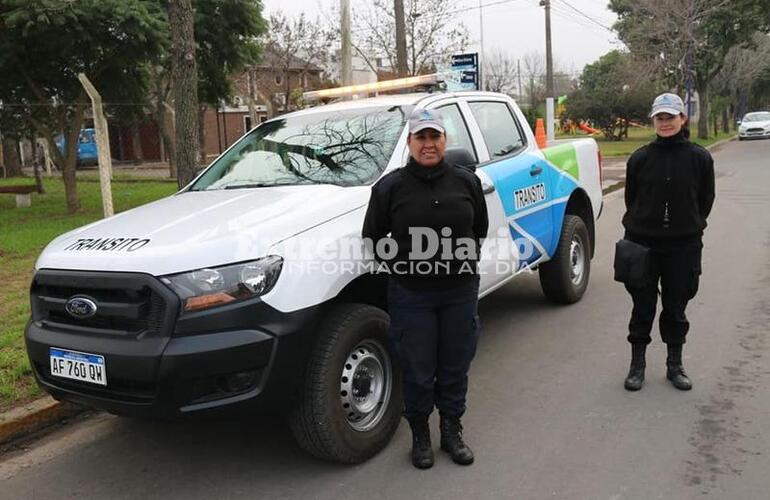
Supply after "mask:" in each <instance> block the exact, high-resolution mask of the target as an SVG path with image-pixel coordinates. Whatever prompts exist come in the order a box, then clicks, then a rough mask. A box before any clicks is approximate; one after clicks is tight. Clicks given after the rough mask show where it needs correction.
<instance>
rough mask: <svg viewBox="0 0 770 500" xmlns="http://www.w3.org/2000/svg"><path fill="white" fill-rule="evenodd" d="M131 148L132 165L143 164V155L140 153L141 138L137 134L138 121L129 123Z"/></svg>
mask: <svg viewBox="0 0 770 500" xmlns="http://www.w3.org/2000/svg"><path fill="white" fill-rule="evenodd" d="M131 146H132V149H133V152H134V165H141V164H142V163H144V154H143V153H142V136H141V134H140V133H139V120H134V121H133V122H132V123H131Z"/></svg>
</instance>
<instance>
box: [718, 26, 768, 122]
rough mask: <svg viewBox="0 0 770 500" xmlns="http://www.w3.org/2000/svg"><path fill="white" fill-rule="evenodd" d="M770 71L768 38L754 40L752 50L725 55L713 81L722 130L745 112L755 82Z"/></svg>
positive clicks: (734, 51) (734, 50) (740, 49)
mask: <svg viewBox="0 0 770 500" xmlns="http://www.w3.org/2000/svg"><path fill="white" fill-rule="evenodd" d="M768 70H770V36H767V35H761V34H757V35H755V36H754V43H753V47H752V48H744V47H733V48H732V49H730V52H729V53H728V55H727V58H726V60H725V65H724V67H723V68H722V70H721V71H720V72H719V73H718V74H717V75H716V76H715V77H714V80H713V82H712V86H713V92H714V94H715V96H716V97H718V98H719V101H721V103H722V104H723V105H722V106H718V107H719V109H718V110H716V111H721V113H722V122H723V123H722V126H723V130H724V131H725V132H727V131H728V129H727V125H728V122H732V123H733V124H734V123H735V119H736V118H738V117H739V116H742V115H743V113H745V112H746V111H748V109H747V108H748V104H749V99H750V98H751V97H753V95H752V94H753V92H752V91H753V90H754V85H755V82H757V81H759V80H760V79H761V78H762V76H763V74H764V73H765V72H766V71H768Z"/></svg>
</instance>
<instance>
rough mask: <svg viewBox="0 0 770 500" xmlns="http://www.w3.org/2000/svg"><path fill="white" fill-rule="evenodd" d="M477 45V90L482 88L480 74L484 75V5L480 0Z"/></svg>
mask: <svg viewBox="0 0 770 500" xmlns="http://www.w3.org/2000/svg"><path fill="white" fill-rule="evenodd" d="M479 45H480V47H479V67H478V70H477V71H478V74H477V75H476V76H477V78H478V86H479V90H484V85H483V84H482V80H481V79H482V76H484V75H483V73H484V72H483V70H482V69H483V68H484V6H483V5H482V4H481V0H479Z"/></svg>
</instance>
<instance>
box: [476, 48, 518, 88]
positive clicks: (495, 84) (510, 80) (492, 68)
mask: <svg viewBox="0 0 770 500" xmlns="http://www.w3.org/2000/svg"><path fill="white" fill-rule="evenodd" d="M484 62H485V64H484V75H485V76H484V86H485V87H486V90H489V91H491V92H501V93H503V94H512V93H514V89H517V88H518V87H517V85H518V78H519V71H518V67H517V64H516V61H515V60H514V59H513V58H512V57H511V55H510V54H509V53H508V52H506V51H504V50H503V49H500V48H498V49H496V50H493V51H492V54H491V56H489V57H488V58H486V59H485V61H484Z"/></svg>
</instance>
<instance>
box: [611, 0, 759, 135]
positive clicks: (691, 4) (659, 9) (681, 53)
mask: <svg viewBox="0 0 770 500" xmlns="http://www.w3.org/2000/svg"><path fill="white" fill-rule="evenodd" d="M609 7H610V9H612V10H613V11H615V12H616V13H617V14H618V19H619V20H618V22H617V23H616V24H615V29H616V30H617V31H618V34H619V36H620V38H621V40H622V41H623V42H624V43H625V44H626V46H627V47H628V48H629V49H630V50H631V52H632V53H633V54H634V55H635V56H637V57H639V58H646V59H647V60H651V61H654V62H655V65H656V66H657V67H658V70H659V74H660V75H662V76H663V77H664V78H665V79H666V80H667V81H668V82H669V83H670V84H671V85H672V86H675V87H676V88H678V89H680V90H681V89H684V88H686V87H687V84H688V83H690V82H692V84H693V86H694V88H695V89H696V90H697V91H698V100H699V107H700V113H699V114H700V117H699V121H698V137H701V138H705V137H708V120H709V90H710V85H711V82H712V81H713V79H714V78H715V77H716V75H717V74H718V73H719V72H720V71H721V69H722V67H723V66H724V64H725V61H726V59H727V54H728V53H729V52H730V49H732V48H733V47H736V46H750V45H751V44H752V39H753V36H754V34H755V33H756V32H758V31H763V32H767V30H769V29H770V5H768V3H767V0H729V1H728V0H610V5H609Z"/></svg>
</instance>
